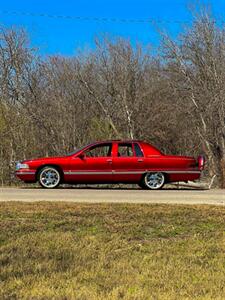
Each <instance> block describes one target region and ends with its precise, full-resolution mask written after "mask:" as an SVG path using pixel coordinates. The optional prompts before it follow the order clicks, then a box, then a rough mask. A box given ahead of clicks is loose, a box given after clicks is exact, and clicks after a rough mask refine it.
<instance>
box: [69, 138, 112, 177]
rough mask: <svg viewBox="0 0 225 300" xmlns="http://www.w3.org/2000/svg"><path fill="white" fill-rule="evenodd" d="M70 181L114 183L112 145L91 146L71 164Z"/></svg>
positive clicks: (72, 160)
mask: <svg viewBox="0 0 225 300" xmlns="http://www.w3.org/2000/svg"><path fill="white" fill-rule="evenodd" d="M68 177H70V180H69V181H72V182H80V183H105V182H111V181H112V143H103V144H97V145H93V146H90V147H89V148H87V149H85V150H84V151H83V152H82V153H80V154H79V156H78V157H74V158H73V159H71V162H70V175H69V176H67V178H68Z"/></svg>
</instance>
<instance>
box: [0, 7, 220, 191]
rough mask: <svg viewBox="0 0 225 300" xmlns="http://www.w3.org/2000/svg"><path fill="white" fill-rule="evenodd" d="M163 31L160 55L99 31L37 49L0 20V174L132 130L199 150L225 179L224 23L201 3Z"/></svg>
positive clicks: (179, 149)
mask: <svg viewBox="0 0 225 300" xmlns="http://www.w3.org/2000/svg"><path fill="white" fill-rule="evenodd" d="M71 38H72V37H71ZM161 38H162V43H161V45H160V48H159V51H158V54H157V55H156V54H155V53H154V55H152V54H151V51H150V50H148V49H149V47H148V49H147V48H143V47H142V46H141V45H137V46H136V47H133V46H132V45H131V44H130V43H129V42H128V41H126V40H122V39H117V40H109V39H101V40H98V41H96V49H95V50H94V51H92V52H89V53H85V54H82V53H81V54H77V55H76V56H74V57H70V58H66V57H60V56H51V57H48V58H47V59H43V58H40V57H39V56H38V52H37V51H36V50H35V49H32V47H31V46H30V45H29V42H28V39H27V35H26V33H25V32H24V31H23V30H13V29H1V31H0V180H1V183H2V184H10V183H12V182H13V181H14V178H13V176H12V172H13V170H14V166H13V164H12V162H13V161H16V160H21V159H25V158H32V157H40V156H46V155H49V156H50V155H61V154H64V153H67V152H70V151H72V150H73V149H74V148H77V147H80V146H81V145H84V144H85V143H88V142H91V141H95V140H102V139H111V138H112V139H115V138H135V139H144V140H146V141H149V142H151V143H152V144H154V145H155V146H157V147H159V148H160V149H161V150H162V151H164V152H165V153H172V154H187V155H195V156H197V155H198V154H205V156H206V157H207V170H206V174H207V176H209V177H211V176H213V175H214V174H216V175H217V184H218V185H220V186H224V185H225V183H224V182H225V32H224V28H221V27H219V26H217V25H216V22H215V21H214V20H213V19H212V18H211V17H209V16H208V15H207V14H204V13H203V14H201V15H199V16H198V17H197V18H196V19H195V20H194V22H193V24H192V26H191V27H190V28H188V29H186V31H184V32H183V33H182V35H180V36H179V38H177V39H176V40H173V39H171V38H169V37H168V36H166V35H164V34H162V35H161Z"/></svg>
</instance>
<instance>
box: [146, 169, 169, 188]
mask: <svg viewBox="0 0 225 300" xmlns="http://www.w3.org/2000/svg"><path fill="white" fill-rule="evenodd" d="M164 184H165V175H164V174H163V173H161V172H148V173H146V174H145V176H144V177H143V179H142V182H141V185H143V186H144V188H145V189H149V190H159V189H161V188H162V187H163V186H164Z"/></svg>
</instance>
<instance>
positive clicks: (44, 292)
mask: <svg viewBox="0 0 225 300" xmlns="http://www.w3.org/2000/svg"><path fill="white" fill-rule="evenodd" d="M0 229H1V230H0V299H29V300H30V299H82V300H85V299H87V300H94V299H96V300H97V299H98V300H107V299H129V300H132V299H136V300H142V299H146V300H149V299H224V298H225V234H224V232H225V231H224V230H225V208H223V207H213V206H178V205H173V206H172V205H145V204H70V203H49V202H45V203H43V202H39V203H16V202H14V203H13V202H11V203H9V202H4V203H1V204H0Z"/></svg>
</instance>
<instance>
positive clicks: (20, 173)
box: [16, 171, 35, 175]
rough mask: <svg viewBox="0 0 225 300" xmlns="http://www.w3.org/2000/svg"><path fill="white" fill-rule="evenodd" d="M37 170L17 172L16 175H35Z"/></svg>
mask: <svg viewBox="0 0 225 300" xmlns="http://www.w3.org/2000/svg"><path fill="white" fill-rule="evenodd" d="M34 174H35V172H31V171H30V172H16V175H34Z"/></svg>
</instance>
